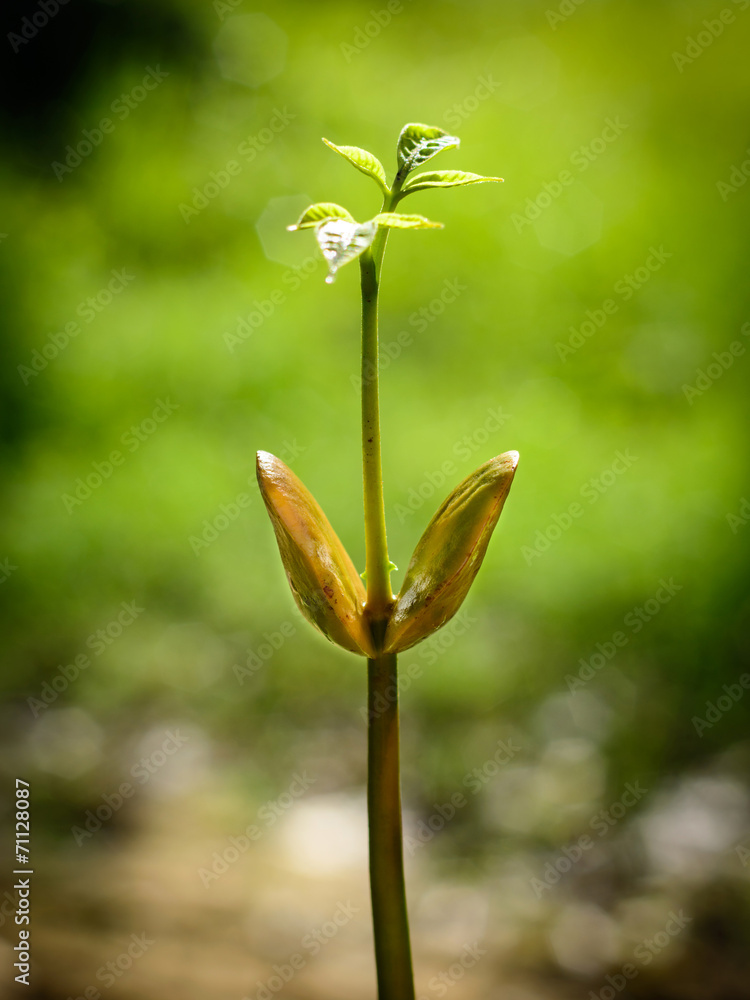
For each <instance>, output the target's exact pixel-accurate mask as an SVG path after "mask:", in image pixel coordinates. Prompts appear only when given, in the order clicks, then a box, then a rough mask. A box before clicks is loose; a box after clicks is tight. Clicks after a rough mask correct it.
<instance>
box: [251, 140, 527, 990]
mask: <svg viewBox="0 0 750 1000" xmlns="http://www.w3.org/2000/svg"><path fill="white" fill-rule="evenodd" d="M323 142H325V144H326V145H327V146H329V147H330V148H331V149H333V150H334V151H335V152H336V153H338V154H339V155H340V156H343V157H344V159H346V160H348V161H349V162H350V163H351V164H352V165H353V166H355V167H356V168H357V169H358V170H361V171H362V173H363V174H367V175H368V177H371V178H372V179H373V180H374V181H375V183H376V184H377V185H378V187H379V188H380V190H381V192H382V194H383V205H382V208H381V211H380V213H379V214H378V215H375V216H374V217H373V218H372V219H369V220H368V221H367V222H361V223H360V222H356V221H355V220H354V219H353V218H352V216H351V215H350V214H349V212H347V210H346V209H345V208H342V207H341V206H340V205H336V204H334V203H332V202H319V203H317V204H315V205H310V207H309V208H308V209H307V210H306V211H305V212H304V213H303V214H302V216H301V218H300V219H299V220H298V221H297V223H296V224H295V225H293V226H290V227H289V229H291V230H299V229H308V228H312V229H314V230H315V236H316V238H317V241H318V244H319V246H320V249H321V251H322V253H323V256H324V257H325V259H326V261H327V263H328V276H327V277H326V281H327V282H328V283H329V284H330V283H331V282H333V281H334V279H335V277H336V274H337V272H338V270H339V269H340V268H341V267H342V266H343V265H344V264H346V263H348V262H349V261H351V260H354V259H355V258H359V266H360V278H361V289H362V453H363V466H364V513H365V552H366V556H365V572H364V573H363V574H362V577H363V578H364V579H365V580H366V584H367V587H366V589H365V586H364V585H363V583H362V580H361V579H360V577H359V575H358V574H357V571H356V569H355V568H354V565H353V563H352V561H351V559H350V558H349V556H348V555H347V552H346V550H345V549H344V546H343V545H342V544H341V542H340V541H339V539H338V537H337V536H336V534H335V532H334V530H333V528H332V527H331V525H330V524H329V522H328V520H327V518H326V516H325V514H324V513H323V511H322V510H321V508H320V506H319V504H318V503H317V502H316V500H315V498H314V497H313V496H312V494H311V493H310V492H309V491H308V490H307V489H306V488H305V486H304V485H303V484H302V483H301V482H300V480H299V479H298V478H297V476H295V474H294V473H293V472H292V471H291V469H289V468H288V467H287V466H286V465H285V464H284V463H283V462H282V461H281V460H280V459H278V458H276V457H275V456H273V455H271V454H269V453H268V452H264V451H260V452H258V463H257V468H258V482H259V484H260V490H261V494H262V496H263V499H264V501H265V504H266V507H267V509H268V513H269V515H270V517H271V521H272V523H273V527H274V531H275V533H276V540H277V542H278V546H279V551H280V553H281V559H282V562H283V563H284V568H285V570H286V574H287V578H288V580H289V585H290V587H291V590H292V594H293V595H294V599H295V601H296V602H297V606H298V607H299V609H300V611H301V612H302V614H303V615H304V616H305V617H306V618H307V620H308V621H309V622H311V623H312V624H313V625H314V626H315V627H316V628H318V629H319V630H320V631H321V632H322V633H323V635H325V636H327V638H328V639H330V640H331V641H332V642H334V643H337V644H338V645H339V646H342V647H343V648H344V649H348V650H349V651H350V652H352V653H357V654H359V655H360V656H365V657H367V665H368V778H367V806H368V818H369V830H370V888H371V895H372V914H373V925H374V933H375V960H376V965H377V977H378V996H379V998H380V1000H413V998H414V980H413V974H412V965H411V946H410V943H409V925H408V918H407V911H406V894H405V889H404V865H403V845H402V823H401V789H400V779H399V717H398V695H397V691H398V686H397V654H398V653H400V652H402V651H403V650H405V649H409V648H410V647H411V646H415V645H416V644H417V643H418V642H421V641H422V640H423V639H425V638H426V637H427V636H429V635H431V634H432V633H433V632H435V631H436V629H439V628H440V627H441V626H442V625H444V624H445V623H446V622H447V621H448V620H449V619H450V618H452V617H453V615H454V614H455V613H456V612H457V611H458V609H459V607H460V606H461V603H462V602H463V600H464V598H465V597H466V594H467V593H468V591H469V588H470V586H471V584H472V581H473V580H474V577H475V576H476V574H477V572H478V570H479V567H480V565H481V563H482V560H483V559H484V555H485V552H486V551H487V545H488V544H489V540H490V536H491V535H492V531H493V529H494V527H495V525H496V524H497V521H498V518H499V517H500V513H501V511H502V509H503V504H504V503H505V498H506V496H507V495H508V490H509V489H510V485H511V482H512V481H513V475H514V473H515V469H516V464H517V462H518V453H517V452H515V451H509V452H505V453H504V454H502V455H498V456H497V457H496V458H491V459H490V460H489V461H487V462H485V463H484V465H481V466H480V467H479V468H478V469H477V470H476V471H475V472H472V474H471V475H470V476H467V478H466V479H464V481H463V482H462V483H459V485H458V486H457V487H456V488H455V489H454V490H453V492H452V493H451V494H450V496H449V497H448V498H447V499H446V500H445V501H444V503H443V504H442V506H441V507H440V509H439V510H438V511H437V513H436V514H435V516H434V517H433V518H432V520H431V521H430V523H429V524H428V526H427V528H426V530H425V532H424V534H423V535H422V538H421V539H420V540H419V542H418V544H417V547H416V549H415V550H414V554H413V556H412V558H411V562H410V563H409V566H408V569H407V571H406V576H405V578H404V582H403V584H402V586H401V590H400V592H399V594H398V595H396V596H395V597H394V595H393V593H392V590H391V584H390V575H391V571H392V570H393V569H395V568H396V567H395V566H394V565H393V563H392V562H391V561H390V559H389V557H388V547H387V544H386V526H385V508H384V504H383V481H382V470H381V458H380V413H379V400H378V293H379V289H380V270H381V265H382V262H383V253H384V251H385V244H386V238H387V235H388V230H389V229H439V228H442V226H441V224H440V223H439V222H431V221H430V220H429V219H425V218H424V217H423V216H421V215H405V214H403V213H401V212H396V211H395V209H396V207H397V206H398V205H399V203H400V202H401V201H403V199H404V198H406V197H408V196H409V195H412V194H416V193H417V192H419V191H425V190H428V189H430V188H450V187H463V186H465V185H468V184H480V183H483V182H486V181H500V180H501V178H499V177H482V176H480V175H479V174H470V173H466V172H465V171H463V170H439V171H428V172H423V173H418V174H412V172H413V171H414V170H415V169H416V168H417V167H420V166H422V165H423V164H424V163H426V162H427V161H428V160H431V159H432V157H433V156H435V155H436V154H437V153H440V152H441V151H442V150H444V149H454V148H456V147H457V146H458V145H459V140H458V139H457V138H456V136H453V135H448V134H447V133H446V132H444V131H443V130H442V129H440V128H433V127H430V126H428V125H421V124H414V123H412V124H409V125H406V126H404V128H403V129H402V131H401V134H400V136H399V138H398V146H397V150H396V155H397V170H396V176H395V178H394V180H393V183H392V184H391V185H390V186H389V185H388V183H387V181H386V173H385V169H384V168H383V165H382V164H381V162H380V161H379V160H378V159H377V158H376V157H375V156H373V155H372V153H368V152H367V151H366V150H364V149H359V148H358V147H357V146H336V145H334V144H333V143H332V142H329V141H328V140H327V139H324V140H323Z"/></svg>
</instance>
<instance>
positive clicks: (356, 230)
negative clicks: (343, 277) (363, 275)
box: [315, 219, 378, 285]
mask: <svg viewBox="0 0 750 1000" xmlns="http://www.w3.org/2000/svg"><path fill="white" fill-rule="evenodd" d="M377 231H378V227H377V224H376V223H375V221H374V220H370V222H363V223H361V224H359V223H356V222H354V221H352V222H348V221H347V220H346V219H329V220H328V221H327V222H323V223H321V224H320V225H319V226H318V228H317V229H316V230H315V236H316V239H317V241H318V245H319V246H320V250H321V253H322V254H323V256H324V257H325V259H326V261H327V262H328V276H327V277H326V283H327V284H329V285H330V284H332V283H333V282H334V281H335V279H336V272H337V271H338V270H339V268H340V267H343V266H344V264H348V263H349V261H350V260H354V258H355V257H359V255H360V254H361V253H362V252H363V251H364V250H366V249H367V248H368V247H369V246H370V244H371V243H372V241H373V240H374V239H375V234H376V233H377Z"/></svg>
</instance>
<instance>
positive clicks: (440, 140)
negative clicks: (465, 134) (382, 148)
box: [396, 122, 461, 177]
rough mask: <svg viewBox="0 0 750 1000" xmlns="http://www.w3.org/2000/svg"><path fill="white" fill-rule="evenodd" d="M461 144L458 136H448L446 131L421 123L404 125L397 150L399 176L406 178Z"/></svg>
mask: <svg viewBox="0 0 750 1000" xmlns="http://www.w3.org/2000/svg"><path fill="white" fill-rule="evenodd" d="M460 144H461V140H460V139H459V138H458V137H457V136H455V135H448V133H447V132H446V131H444V129H441V128H437V127H435V126H433V125H422V124H421V123H420V122H411V123H410V124H409V125H404V127H403V128H402V129H401V135H400V136H399V137H398V147H397V150H396V155H397V157H398V168H399V169H398V172H399V175H400V176H401V177H406V175H407V174H408V173H410V172H411V171H412V170H414V169H415V168H416V167H421V165H422V164H423V163H426V162H427V161H428V160H430V159H432V157H433V156H435V155H436V154H437V153H439V152H441V151H442V150H443V149H456V148H457V147H458V146H459V145H460Z"/></svg>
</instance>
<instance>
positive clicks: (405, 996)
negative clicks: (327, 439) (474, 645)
mask: <svg viewBox="0 0 750 1000" xmlns="http://www.w3.org/2000/svg"><path fill="white" fill-rule="evenodd" d="M399 187H400V186H397V185H395V184H394V187H393V191H392V192H389V193H388V194H387V195H386V197H385V201H384V203H383V209H382V210H383V211H384V212H387V211H390V210H391V209H392V208H393V207H394V206H395V205H396V203H397V202H398V199H399ZM387 234H388V230H387V229H385V228H382V229H381V230H380V232H378V234H377V236H376V237H375V240H374V241H373V244H372V247H371V248H370V249H369V250H366V251H365V252H364V253H363V254H362V255H361V256H360V273H361V288H362V457H363V471H364V500H365V545H366V580H367V604H366V608H365V611H366V614H367V616H368V618H369V620H370V625H371V627H372V630H373V636H374V639H375V644H376V648H377V649H381V648H382V639H383V633H384V630H385V623H386V620H387V616H388V612H389V611H390V608H391V606H392V604H393V593H392V592H391V583H390V575H391V562H390V559H389V558H388V543H387V540H386V530H385V505H384V502H383V470H382V463H381V457H380V403H379V378H378V375H379V369H378V291H379V285H380V267H381V264H382V261H383V254H384V252H385V242H386V238H387ZM367 667H368V698H367V702H368V720H369V721H368V733H367V762H368V763H367V813H368V821H369V829H370V892H371V896H372V918H373V929H374V935H375V963H376V966H377V975H378V997H379V1000H414V976H413V973H412V964H411V944H410V942H409V919H408V915H407V911H406V889H405V885H404V850H403V841H402V821H401V783H400V773H399V719H398V687H397V677H398V670H397V663H396V656H395V654H381V655H379V656H377V657H376V658H375V659H370V660H368V661H367Z"/></svg>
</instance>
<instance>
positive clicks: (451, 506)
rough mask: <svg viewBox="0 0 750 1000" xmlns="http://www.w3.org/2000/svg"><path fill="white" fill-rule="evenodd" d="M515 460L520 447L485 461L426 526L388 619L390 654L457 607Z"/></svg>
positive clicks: (484, 544) (434, 627) (432, 628)
mask: <svg viewBox="0 0 750 1000" xmlns="http://www.w3.org/2000/svg"><path fill="white" fill-rule="evenodd" d="M517 464H518V452H517V451H508V452H505V454H503V455H498V456H497V458H492V459H490V460H489V462H485V464H484V465H482V466H480V467H479V468H478V469H477V470H476V472H472V474H471V475H470V476H468V477H467V478H466V479H464V481H463V482H462V483H460V484H459V485H458V486H457V487H456V489H455V490H454V491H453V492H452V493H451V495H450V496H449V497H448V499H447V500H446V501H445V502H444V503H443V505H442V507H441V508H440V509H439V510H438V512H437V514H435V516H434V517H433V519H432V520H431V521H430V523H429V524H428V525H427V528H426V529H425V533H424V534H423V535H422V537H421V539H420V540H419V543H418V545H417V547H416V549H415V550H414V555H413V556H412V557H411V562H410V563H409V567H408V569H407V570H406V576H405V578H404V583H403V586H402V588H401V593H400V594H399V595H398V597H397V599H396V603H395V605H394V608H393V611H392V613H391V617H390V620H389V622H388V628H387V630H386V634H385V652H386V653H400V652H401V651H402V650H404V649H409V647H410V646H414V645H415V644H416V643H418V642H421V641H422V639H424V638H426V637H427V636H428V635H430V634H431V633H432V632H435V631H436V630H437V629H439V628H440V627H441V626H442V625H444V624H445V623H446V622H447V621H448V620H449V619H450V618H452V617H453V615H454V614H455V613H456V612H457V611H458V609H459V608H460V606H461V604H462V602H463V600H464V598H465V597H466V595H467V593H468V592H469V588H470V587H471V584H472V582H473V580H474V577H475V576H476V575H477V572H478V570H479V567H480V566H481V564H482V560H483V559H484V554H485V552H486V551H487V545H488V544H489V540H490V537H491V535H492V532H493V530H494V527H495V525H496V524H497V521H498V518H499V517H500V513H501V511H502V509H503V504H504V503H505V498H506V497H507V495H508V490H509V489H510V485H511V483H512V481H513V476H514V474H515V471H516V465H517Z"/></svg>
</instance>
